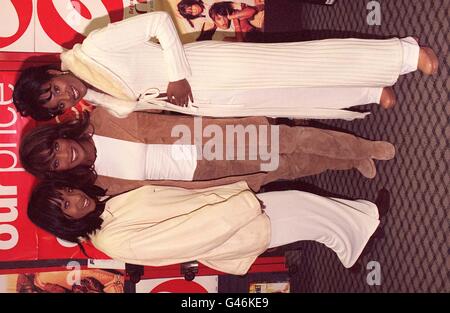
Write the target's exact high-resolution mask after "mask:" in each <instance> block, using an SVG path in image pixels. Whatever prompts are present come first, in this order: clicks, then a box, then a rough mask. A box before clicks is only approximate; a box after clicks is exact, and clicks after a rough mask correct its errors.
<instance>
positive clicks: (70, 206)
mask: <svg viewBox="0 0 450 313" xmlns="http://www.w3.org/2000/svg"><path fill="white" fill-rule="evenodd" d="M58 191H59V192H60V193H61V195H62V200H61V202H60V208H61V211H62V212H63V213H64V214H65V215H67V216H68V217H69V218H71V219H75V220H77V219H80V218H83V217H85V216H86V215H88V214H89V213H91V212H94V211H95V207H96V204H95V200H94V199H92V198H90V197H89V196H87V195H86V194H85V193H84V192H83V191H81V190H79V189H72V188H64V189H59V190H58Z"/></svg>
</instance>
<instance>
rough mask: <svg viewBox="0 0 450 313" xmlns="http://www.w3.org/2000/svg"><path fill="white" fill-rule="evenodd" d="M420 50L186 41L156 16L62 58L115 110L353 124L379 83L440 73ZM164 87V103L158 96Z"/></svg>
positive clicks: (361, 44)
mask: <svg viewBox="0 0 450 313" xmlns="http://www.w3.org/2000/svg"><path fill="white" fill-rule="evenodd" d="M153 37H156V38H157V39H158V40H159V44H157V43H154V42H151V41H150V40H151V39H152V38H153ZM424 49H426V48H419V46H418V44H417V42H416V41H415V40H414V39H413V38H411V37H408V38H404V39H398V38H392V39H387V40H363V39H329V40H320V41H309V42H291V43H276V44H264V43H263V44H261V43H229V42H219V41H204V42H195V43H190V44H186V45H184V46H183V45H182V44H181V42H180V40H179V38H178V35H177V32H176V29H175V27H174V25H173V22H172V20H171V19H170V16H169V15H168V14H167V13H165V12H153V13H148V14H142V15H140V16H137V17H134V18H130V19H127V20H124V21H121V22H118V23H113V24H110V25H108V26H107V27H105V28H103V29H99V30H96V31H93V32H92V33H91V34H90V35H89V36H88V37H87V38H86V39H85V40H84V42H83V43H82V44H77V45H75V46H74V47H73V49H72V50H69V51H67V52H64V53H62V54H61V60H62V69H63V70H68V71H70V72H71V73H72V74H74V75H75V76H76V77H77V78H78V79H80V80H82V81H83V82H84V83H85V84H87V85H88V86H92V87H94V88H88V90H87V93H86V95H85V99H86V100H88V101H90V102H92V103H94V104H96V105H100V106H104V107H106V108H107V109H108V110H109V111H110V112H112V113H113V114H114V115H116V116H126V115H127V114H129V113H130V112H132V111H135V110H146V109H164V110H170V111H175V112H181V113H186V114H192V115H205V116H215V117H237V116H261V115H262V116H274V117H275V116H276V117H295V118H343V119H348V120H351V119H354V118H363V117H364V116H365V115H366V113H358V112H351V111H347V110H343V109H344V108H347V107H350V106H353V105H359V104H366V103H370V102H380V99H381V97H382V93H383V87H386V86H392V85H393V84H394V83H395V82H396V81H397V79H398V77H399V75H402V74H406V73H409V72H412V71H414V70H416V69H417V68H418V66H419V69H421V70H422V71H423V72H425V73H428V74H431V73H433V72H435V71H436V67H437V65H433V64H432V62H431V61H430V59H432V57H430V54H433V53H432V52H430V49H429V48H428V50H424ZM430 62H431V63H430ZM99 91H101V92H99ZM166 92H167V94H168V96H169V97H168V101H164V100H165V98H164V97H162V96H163V94H164V93H166ZM387 93H388V94H389V91H388V92H387ZM169 102H171V103H169Z"/></svg>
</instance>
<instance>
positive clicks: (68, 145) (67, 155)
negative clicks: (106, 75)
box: [49, 138, 95, 172]
mask: <svg viewBox="0 0 450 313" xmlns="http://www.w3.org/2000/svg"><path fill="white" fill-rule="evenodd" d="M88 145H91V146H92V148H93V149H95V148H94V147H93V145H92V144H91V143H89V142H86V143H84V144H80V143H79V142H78V141H75V140H73V139H65V138H59V139H57V140H55V141H54V142H53V147H52V149H53V151H52V155H53V158H52V160H51V163H50V169H49V170H50V171H55V172H59V171H67V170H70V169H73V168H75V167H77V166H79V165H87V166H90V165H92V164H93V160H92V157H91V153H90V151H89V146H88Z"/></svg>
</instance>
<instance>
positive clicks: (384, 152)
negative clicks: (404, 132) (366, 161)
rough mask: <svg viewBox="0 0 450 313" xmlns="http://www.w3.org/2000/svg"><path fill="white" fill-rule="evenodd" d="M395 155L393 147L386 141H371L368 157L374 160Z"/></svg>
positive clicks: (386, 158)
mask: <svg viewBox="0 0 450 313" xmlns="http://www.w3.org/2000/svg"><path fill="white" fill-rule="evenodd" d="M394 156H395V147H394V145H393V144H391V143H389V142H387V141H373V142H372V143H371V154H370V157H371V158H372V159H375V160H391V159H393V158H394Z"/></svg>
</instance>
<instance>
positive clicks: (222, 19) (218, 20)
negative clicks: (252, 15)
mask: <svg viewBox="0 0 450 313" xmlns="http://www.w3.org/2000/svg"><path fill="white" fill-rule="evenodd" d="M214 24H216V26H217V28H219V29H228V28H230V24H231V22H230V20H229V19H228V17H226V16H222V15H218V14H216V15H214Z"/></svg>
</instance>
